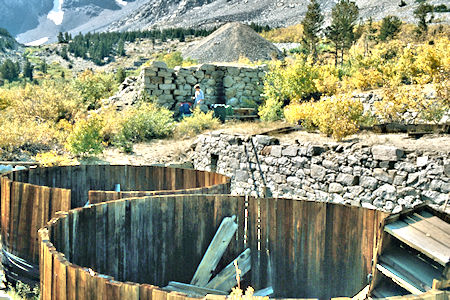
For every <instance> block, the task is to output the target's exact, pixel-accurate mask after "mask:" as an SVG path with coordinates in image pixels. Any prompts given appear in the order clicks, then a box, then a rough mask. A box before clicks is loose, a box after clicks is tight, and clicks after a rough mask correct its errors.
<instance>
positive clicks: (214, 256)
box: [191, 216, 238, 287]
mask: <svg viewBox="0 0 450 300" xmlns="http://www.w3.org/2000/svg"><path fill="white" fill-rule="evenodd" d="M237 229H238V225H237V223H236V216H232V217H226V218H224V219H223V221H222V223H221V224H220V226H219V229H218V230H217V232H216V235H215V236H214V238H213V239H212V241H211V243H210V245H209V247H208V249H207V250H206V253H205V255H204V256H203V258H202V260H201V262H200V264H199V265H198V268H197V271H195V274H194V277H193V278H192V280H191V285H196V286H200V287H204V286H206V285H207V284H208V282H209V280H210V278H211V273H212V272H213V271H214V270H215V269H216V267H217V265H218V263H219V261H220V259H221V258H222V256H223V254H224V252H225V250H226V249H227V247H228V244H229V243H230V241H231V239H232V238H233V236H234V234H235V233H236V230H237Z"/></svg>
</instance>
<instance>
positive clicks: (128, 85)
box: [102, 76, 142, 111]
mask: <svg viewBox="0 0 450 300" xmlns="http://www.w3.org/2000/svg"><path fill="white" fill-rule="evenodd" d="M141 93H142V84H141V83H140V80H139V79H138V77H135V76H130V77H127V78H126V79H125V80H124V81H123V82H122V84H121V85H120V86H119V91H118V92H117V93H116V94H115V95H113V96H111V97H110V98H109V99H106V100H104V101H103V103H102V104H103V107H109V106H114V107H115V108H116V109H117V110H119V111H121V110H124V109H126V108H128V107H130V106H132V105H134V104H136V103H137V102H138V100H139V98H140V97H141Z"/></svg>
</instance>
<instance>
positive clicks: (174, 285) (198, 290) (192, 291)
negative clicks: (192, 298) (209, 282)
mask: <svg viewBox="0 0 450 300" xmlns="http://www.w3.org/2000/svg"><path fill="white" fill-rule="evenodd" d="M164 289H167V290H170V291H176V292H180V293H184V294H186V295H198V296H206V295H207V294H216V295H227V294H228V293H227V292H224V291H219V290H214V289H208V288H204V287H199V286H196V285H192V284H187V283H181V282H176V281H169V284H168V285H167V286H166V287H164Z"/></svg>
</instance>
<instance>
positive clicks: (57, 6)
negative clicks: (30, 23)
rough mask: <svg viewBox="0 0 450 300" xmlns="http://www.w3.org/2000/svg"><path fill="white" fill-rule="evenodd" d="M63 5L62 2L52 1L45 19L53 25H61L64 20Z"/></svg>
mask: <svg viewBox="0 0 450 300" xmlns="http://www.w3.org/2000/svg"><path fill="white" fill-rule="evenodd" d="M63 3H64V0H53V9H52V10H51V11H50V12H49V13H48V15H47V18H48V19H49V20H52V21H53V22H54V23H55V25H61V24H62V22H63V20H64V11H63V10H62V5H63Z"/></svg>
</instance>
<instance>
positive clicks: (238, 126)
mask: <svg viewBox="0 0 450 300" xmlns="http://www.w3.org/2000/svg"><path fill="white" fill-rule="evenodd" d="M286 126H289V124H287V123H284V122H274V123H262V122H244V123H241V122H239V123H238V122H227V123H225V124H224V125H221V127H220V128H218V129H217V130H220V131H221V132H223V133H230V134H242V135H252V134H260V133H263V132H266V131H269V130H272V129H277V128H283V127H286ZM274 137H276V138H278V139H279V140H280V143H282V144H284V143H286V144H289V143H295V142H296V140H298V141H299V142H300V143H305V142H310V143H312V144H317V145H323V144H333V143H337V142H336V141H334V140H333V139H332V138H329V137H326V136H324V135H322V134H319V133H308V132H305V131H295V132H291V133H288V134H278V135H274ZM195 139H196V138H195V137H193V138H186V139H165V140H154V141H152V142H150V143H142V144H135V145H134V147H133V152H134V153H132V154H126V153H123V152H122V151H120V150H119V149H117V148H108V149H107V150H105V151H104V152H103V155H102V156H101V157H99V158H100V160H101V161H104V162H108V163H111V164H182V163H185V162H187V161H189V158H188V153H189V151H191V149H190V147H191V145H192V143H193V142H194V141H195ZM340 143H342V144H348V143H361V144H363V145H369V146H371V145H376V144H385V145H394V146H396V147H398V148H401V149H404V150H406V151H422V152H423V153H433V152H440V153H446V154H447V155H449V154H450V136H449V135H437V134H432V135H425V136H423V137H421V138H419V139H414V138H411V137H408V135H407V134H377V133H373V132H360V133H358V134H355V135H352V136H350V137H348V138H347V139H345V140H344V141H342V142H340Z"/></svg>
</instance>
